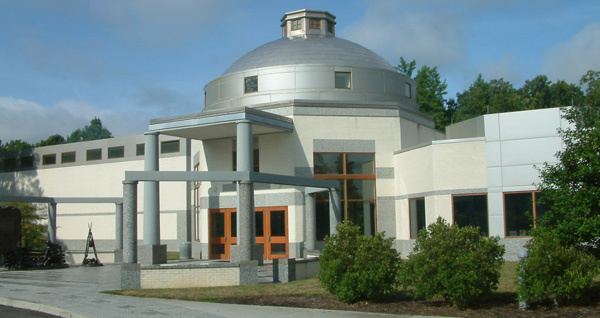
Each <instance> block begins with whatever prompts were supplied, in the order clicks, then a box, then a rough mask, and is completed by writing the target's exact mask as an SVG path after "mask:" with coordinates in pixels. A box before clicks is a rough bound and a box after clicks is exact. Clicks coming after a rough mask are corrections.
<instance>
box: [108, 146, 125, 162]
mask: <svg viewBox="0 0 600 318" xmlns="http://www.w3.org/2000/svg"><path fill="white" fill-rule="evenodd" d="M123 157H125V146H117V147H108V159H113V158H123Z"/></svg>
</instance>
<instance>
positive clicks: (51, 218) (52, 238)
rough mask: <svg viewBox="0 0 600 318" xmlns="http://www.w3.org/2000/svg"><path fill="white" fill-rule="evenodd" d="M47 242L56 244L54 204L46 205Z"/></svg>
mask: <svg viewBox="0 0 600 318" xmlns="http://www.w3.org/2000/svg"><path fill="white" fill-rule="evenodd" d="M48 241H49V242H50V243H54V244H56V203H55V202H52V203H48Z"/></svg>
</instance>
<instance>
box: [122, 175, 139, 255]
mask: <svg viewBox="0 0 600 318" xmlns="http://www.w3.org/2000/svg"><path fill="white" fill-rule="evenodd" d="M137 185H138V182H137V181H123V263H125V264H135V263H137Z"/></svg>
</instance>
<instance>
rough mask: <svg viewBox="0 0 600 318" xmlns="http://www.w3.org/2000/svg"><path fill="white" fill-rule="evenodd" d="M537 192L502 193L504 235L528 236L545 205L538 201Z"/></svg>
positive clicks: (539, 196)
mask: <svg viewBox="0 0 600 318" xmlns="http://www.w3.org/2000/svg"><path fill="white" fill-rule="evenodd" d="M540 198H541V193H539V192H533V191H532V192H515V193H504V223H505V226H506V236H529V235H531V229H533V227H534V226H535V224H536V222H537V220H538V219H539V218H541V217H542V215H543V214H544V212H545V210H546V209H545V207H544V206H543V205H542V204H541V203H540V202H539V199H540Z"/></svg>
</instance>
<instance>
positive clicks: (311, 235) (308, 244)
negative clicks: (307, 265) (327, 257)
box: [304, 193, 317, 251]
mask: <svg viewBox="0 0 600 318" xmlns="http://www.w3.org/2000/svg"><path fill="white" fill-rule="evenodd" d="M316 210H317V209H316V202H315V197H314V196H313V195H311V194H308V193H306V194H304V213H305V215H306V224H305V225H304V228H305V236H304V248H305V249H306V250H308V251H314V250H315V249H316V246H315V243H316V241H317V211H316Z"/></svg>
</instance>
